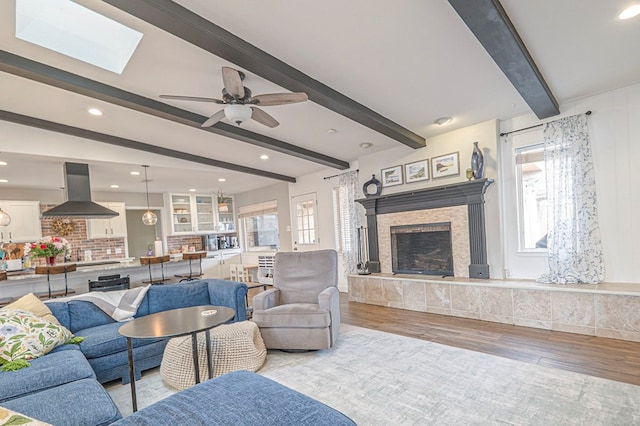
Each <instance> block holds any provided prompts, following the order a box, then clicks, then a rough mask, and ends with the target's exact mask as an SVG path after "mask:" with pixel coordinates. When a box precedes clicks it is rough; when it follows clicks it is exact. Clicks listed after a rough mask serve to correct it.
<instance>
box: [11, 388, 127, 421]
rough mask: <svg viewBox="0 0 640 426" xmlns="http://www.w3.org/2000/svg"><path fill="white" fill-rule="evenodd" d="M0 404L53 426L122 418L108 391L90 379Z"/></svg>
mask: <svg viewBox="0 0 640 426" xmlns="http://www.w3.org/2000/svg"><path fill="white" fill-rule="evenodd" d="M2 405H3V406H4V407H6V408H8V409H10V410H15V411H19V412H21V413H24V414H25V415H27V416H30V417H33V418H36V419H38V420H42V421H45V422H48V423H51V424H53V425H65V426H76V425H77V426H80V425H83V426H84V425H95V426H99V425H108V424H111V423H113V422H114V421H116V420H118V419H120V418H122V415H121V414H120V411H119V410H118V407H116V405H115V404H114V403H113V400H112V399H111V397H110V396H109V394H108V393H107V391H106V390H105V389H104V388H103V387H102V386H101V385H100V383H98V382H97V381H96V380H95V379H93V378H91V379H82V380H76V381H74V382H71V383H65V384H63V385H60V386H58V387H57V388H55V389H47V390H44V391H42V392H38V393H33V394H31V395H26V396H24V397H23V398H16V399H14V400H11V401H7V402H4V403H2Z"/></svg>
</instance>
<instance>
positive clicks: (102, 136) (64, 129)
mask: <svg viewBox="0 0 640 426" xmlns="http://www.w3.org/2000/svg"><path fill="white" fill-rule="evenodd" d="M0 120H3V121H9V122H11V123H16V124H21V125H24V126H29V127H36V128H38V129H44V130H49V131H52V132H56V133H62V134H65V135H70V136H76V137H79V138H84V139H90V140H94V141H97V142H102V143H106V144H109V145H115V146H119V147H122V148H130V149H135V150H137V151H145V152H149V153H152V154H158V155H162V156H165V157H170V158H177V159H180V160H186V161H190V162H192V163H199V164H206V165H207V166H213V167H218V168H221V169H225V170H233V171H234V172H240V173H247V174H251V175H255V176H262V177H266V178H270V179H276V180H280V181H284V182H292V183H295V181H296V178H294V177H291V176H285V175H281V174H278V173H272V172H267V171H265V170H258V169H254V168H251V167H245V166H238V165H237V164H232V163H227V162H226V161H219V160H214V159H212V158H208V157H202V156H200V155H194V154H188V153H186V152H181V151H176V150H174V149H169V148H163V147H160V146H156V145H151V144H148V143H144V142H138V141H134V140H131V139H125V138H121V137H118V136H113V135H108V134H106V133H98V132H94V131H91V130H86V129H81V128H79V127H73V126H67V125H66V124H61V123H56V122H54V121H47V120H42V119H40V118H35V117H30V116H28V115H21V114H16V113H13V112H10V111H4V110H0Z"/></svg>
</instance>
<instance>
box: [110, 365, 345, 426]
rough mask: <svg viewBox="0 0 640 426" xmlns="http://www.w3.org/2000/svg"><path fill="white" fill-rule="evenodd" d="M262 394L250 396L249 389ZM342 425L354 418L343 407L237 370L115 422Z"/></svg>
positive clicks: (155, 425)
mask: <svg viewBox="0 0 640 426" xmlns="http://www.w3.org/2000/svg"><path fill="white" fill-rule="evenodd" d="M248 390H250V391H251V394H253V395H259V396H260V397H259V398H248V397H247V391H248ZM178 424H180V425H186V424H189V425H239V426H241V425H300V426H304V425H307V426H323V425H327V426H328V425H331V426H342V425H355V423H354V422H353V421H352V420H351V419H349V418H348V417H347V416H345V415H344V414H342V413H340V412H339V411H337V410H335V409H333V408H331V407H329V406H327V405H325V404H323V403H321V402H320V401H316V400H315V399H312V398H309V397H308V396H306V395H303V394H301V393H300V392H297V391H294V390H293V389H290V388H288V387H286V386H283V385H281V384H279V383H277V382H274V381H273V380H271V379H267V378H266V377H262V376H260V375H258V374H256V373H250V372H248V371H235V372H233V373H228V374H225V375H223V376H220V377H216V378H215V379H212V380H207V381H206V382H202V383H200V384H198V385H196V386H193V387H190V388H189V389H185V390H183V391H182V392H178V393H176V394H174V395H171V396H170V397H168V398H165V399H163V400H161V401H158V402H156V403H155V404H153V405H150V406H149V407H146V408H144V409H142V410H140V411H138V412H136V413H134V414H132V415H130V416H128V417H126V418H124V419H122V420H119V421H118V422H116V423H114V426H123V425H135V426H147V425H148V426H165V425H166V426H170V425H171V426H173V425H178Z"/></svg>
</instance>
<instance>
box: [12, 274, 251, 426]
mask: <svg viewBox="0 0 640 426" xmlns="http://www.w3.org/2000/svg"><path fill="white" fill-rule="evenodd" d="M246 294H247V286H246V284H243V283H238V282H232V281H225V280H201V281H191V282H187V283H183V284H176V285H153V286H151V287H150V288H149V291H148V292H147V294H146V295H145V297H144V299H143V300H142V303H141V305H140V307H139V308H138V312H137V314H136V317H141V316H145V315H149V314H152V313H156V312H160V311H165V310H169V309H176V308H182V307H189V306H198V305H217V306H227V307H230V308H232V309H234V310H235V312H236V316H235V317H234V318H233V319H232V320H231V321H230V322H235V321H241V320H244V319H246V310H245V309H246V308H245V296H246ZM47 306H48V307H49V308H50V309H51V311H52V312H53V314H54V315H55V317H56V318H57V319H58V321H60V323H61V324H62V325H64V326H65V327H67V328H68V329H69V330H71V331H72V332H73V333H74V334H75V335H76V336H81V337H84V341H83V342H82V343H81V344H80V345H70V344H69V345H63V346H60V347H58V348H56V349H55V350H53V351H52V352H50V353H49V354H47V355H45V356H43V357H40V358H37V359H35V360H33V361H32V362H31V367H28V368H24V369H22V370H18V371H15V372H6V373H0V406H3V407H6V408H9V409H12V410H15V411H19V412H21V413H23V414H26V415H28V416H31V417H34V418H36V419H39V420H42V421H45V422H48V423H52V424H54V425H108V424H111V423H113V422H114V421H116V420H117V419H119V418H121V414H120V412H119V411H118V408H117V407H116V406H115V405H114V403H113V401H112V400H111V397H109V394H108V393H107V392H106V391H105V390H104V388H103V387H102V386H101V383H106V382H109V381H112V380H117V379H119V380H121V381H122V383H128V382H129V367H128V365H129V364H128V356H127V342H126V338H125V337H123V336H121V335H120V333H118V329H119V328H120V327H121V326H122V323H119V322H116V321H115V320H113V319H112V318H111V317H110V316H109V315H107V314H105V313H104V312H103V311H102V310H100V309H99V308H98V307H96V306H95V305H94V304H93V303H90V302H85V301H77V300H69V301H62V302H56V301H55V300H54V301H51V302H49V303H47ZM167 341H168V340H167V339H157V340H154V339H133V341H132V343H133V346H134V351H133V352H134V358H135V366H136V371H135V374H136V379H138V378H140V375H141V372H142V371H144V370H147V369H150V368H153V367H157V366H159V365H160V363H161V361H162V354H163V352H164V347H165V346H166V344H167Z"/></svg>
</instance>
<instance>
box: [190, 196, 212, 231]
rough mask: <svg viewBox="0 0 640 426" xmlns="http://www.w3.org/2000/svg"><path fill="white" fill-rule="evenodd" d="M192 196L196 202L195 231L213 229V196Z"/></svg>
mask: <svg viewBox="0 0 640 426" xmlns="http://www.w3.org/2000/svg"><path fill="white" fill-rule="evenodd" d="M194 198H195V202H196V231H197V232H212V231H214V230H215V223H216V222H215V220H216V218H215V215H214V211H213V197H212V196H209V195H195V196H194Z"/></svg>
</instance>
